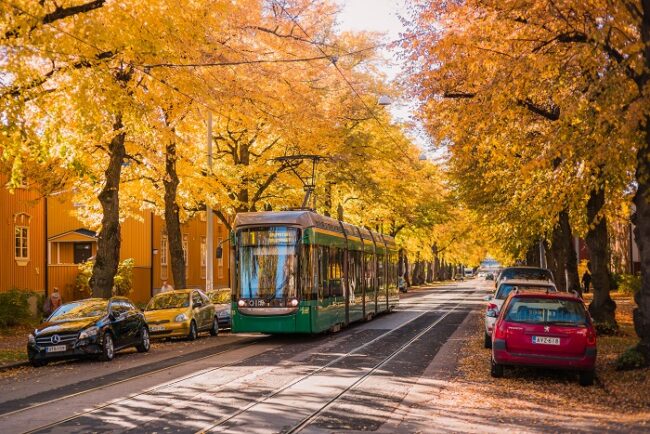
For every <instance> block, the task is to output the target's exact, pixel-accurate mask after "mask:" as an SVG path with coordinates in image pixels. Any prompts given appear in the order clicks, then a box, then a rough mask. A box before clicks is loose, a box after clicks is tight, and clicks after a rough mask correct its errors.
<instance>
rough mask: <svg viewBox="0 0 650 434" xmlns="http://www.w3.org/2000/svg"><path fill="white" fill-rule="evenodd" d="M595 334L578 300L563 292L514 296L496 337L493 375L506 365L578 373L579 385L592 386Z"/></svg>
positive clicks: (502, 315) (506, 305)
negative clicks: (568, 370) (565, 370)
mask: <svg viewBox="0 0 650 434" xmlns="http://www.w3.org/2000/svg"><path fill="white" fill-rule="evenodd" d="M595 364H596V330H595V329H594V326H593V324H592V322H591V318H590V316H589V314H588V313H587V310H586V309H585V305H584V303H583V302H582V300H581V299H580V298H578V297H577V296H575V295H572V294H569V293H566V292H564V293H562V292H551V293H547V292H517V291H513V292H512V293H511V294H510V295H509V296H508V299H507V300H506V302H505V303H504V307H503V308H502V309H501V312H500V314H499V318H498V319H497V322H496V324H495V325H494V331H493V332H492V372H491V373H492V376H493V377H502V376H503V368H504V366H515V365H519V366H538V367H544V368H554V369H570V370H574V371H578V373H579V378H580V384H581V385H583V386H589V385H591V384H593V382H594V369H595Z"/></svg>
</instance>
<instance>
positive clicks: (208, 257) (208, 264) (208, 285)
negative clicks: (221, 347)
mask: <svg viewBox="0 0 650 434" xmlns="http://www.w3.org/2000/svg"><path fill="white" fill-rule="evenodd" d="M208 176H212V112H211V111H210V110H208ZM205 220H206V222H207V228H206V237H205V290H206V291H209V290H211V289H212V288H213V286H214V255H215V252H214V243H213V240H214V218H213V217H212V207H210V205H209V204H208V203H207V201H206V203H205Z"/></svg>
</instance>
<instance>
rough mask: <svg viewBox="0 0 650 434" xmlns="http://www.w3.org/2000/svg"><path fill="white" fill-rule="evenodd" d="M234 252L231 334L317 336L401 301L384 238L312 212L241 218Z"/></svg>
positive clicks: (393, 251) (392, 253)
mask: <svg viewBox="0 0 650 434" xmlns="http://www.w3.org/2000/svg"><path fill="white" fill-rule="evenodd" d="M233 237H234V239H233V240H232V246H233V249H234V252H233V253H234V254H233V255H232V256H231V257H233V258H234V264H233V266H232V267H231V270H232V273H233V276H232V279H231V281H232V282H233V306H232V331H233V332H262V333H319V332H323V331H326V330H332V331H336V330H338V329H339V328H341V327H345V326H347V325H348V324H350V323H352V322H354V321H360V320H363V319H366V320H369V319H371V318H372V317H373V316H375V315H377V314H378V313H381V312H386V311H390V310H392V309H393V308H394V307H395V306H396V305H397V303H398V302H399V291H398V289H397V257H398V255H397V248H396V246H395V241H394V240H393V239H392V238H391V237H388V236H386V235H381V234H378V233H376V232H372V231H369V230H367V229H364V228H359V227H356V226H353V225H350V224H347V223H344V222H341V221H338V220H335V219H333V218H330V217H325V216H322V215H320V214H316V213H314V212H311V211H281V212H258V213H242V214H238V215H237V217H236V218H235V226H234V231H233Z"/></svg>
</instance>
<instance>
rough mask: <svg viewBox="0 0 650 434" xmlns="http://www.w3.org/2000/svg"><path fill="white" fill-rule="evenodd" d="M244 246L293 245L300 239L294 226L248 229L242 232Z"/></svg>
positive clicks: (241, 237)
mask: <svg viewBox="0 0 650 434" xmlns="http://www.w3.org/2000/svg"><path fill="white" fill-rule="evenodd" d="M240 239H241V244H242V245H244V246H269V245H270V246H273V245H293V244H295V243H296V242H297V241H298V230H297V229H294V228H284V227H283V228H277V227H276V228H260V229H246V230H244V231H242V232H241V234H240Z"/></svg>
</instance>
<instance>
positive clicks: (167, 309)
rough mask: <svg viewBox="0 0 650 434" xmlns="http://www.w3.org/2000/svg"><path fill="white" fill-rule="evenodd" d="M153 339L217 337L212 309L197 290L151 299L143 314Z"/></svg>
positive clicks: (161, 295)
mask: <svg viewBox="0 0 650 434" xmlns="http://www.w3.org/2000/svg"><path fill="white" fill-rule="evenodd" d="M144 317H145V320H146V321H147V324H148V325H149V335H150V336H151V337H152V338H157V337H164V338H172V337H186V338H187V339H189V340H191V341H193V340H194V339H196V337H197V335H198V334H199V333H200V332H203V331H206V332H210V334H211V335H212V336H216V335H218V334H219V323H218V321H217V316H216V312H215V307H214V305H213V304H212V302H210V299H209V298H208V296H207V295H205V294H204V293H203V291H200V290H198V289H178V290H173V291H167V292H161V293H160V294H157V295H155V296H153V298H152V299H151V300H149V303H148V304H147V307H146V308H145V310H144Z"/></svg>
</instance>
